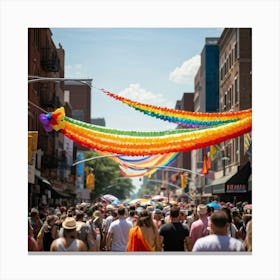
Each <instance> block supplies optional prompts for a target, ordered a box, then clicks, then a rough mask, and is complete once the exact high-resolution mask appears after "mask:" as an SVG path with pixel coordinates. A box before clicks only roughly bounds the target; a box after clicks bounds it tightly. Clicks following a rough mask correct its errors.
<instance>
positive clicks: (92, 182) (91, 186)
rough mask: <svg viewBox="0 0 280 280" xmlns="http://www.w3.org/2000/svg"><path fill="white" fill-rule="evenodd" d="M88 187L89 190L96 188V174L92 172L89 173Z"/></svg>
mask: <svg viewBox="0 0 280 280" xmlns="http://www.w3.org/2000/svg"><path fill="white" fill-rule="evenodd" d="M86 187H87V189H89V190H94V188H95V176H94V174H93V173H90V174H88V175H87V179H86Z"/></svg>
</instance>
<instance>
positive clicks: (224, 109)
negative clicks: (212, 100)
mask: <svg viewBox="0 0 280 280" xmlns="http://www.w3.org/2000/svg"><path fill="white" fill-rule="evenodd" d="M226 108H227V92H225V96H224V106H223V111H226Z"/></svg>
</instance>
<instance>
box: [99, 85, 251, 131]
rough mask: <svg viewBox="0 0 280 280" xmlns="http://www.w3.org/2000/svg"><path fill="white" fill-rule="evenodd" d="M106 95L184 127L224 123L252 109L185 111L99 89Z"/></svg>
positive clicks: (201, 126) (246, 114)
mask: <svg viewBox="0 0 280 280" xmlns="http://www.w3.org/2000/svg"><path fill="white" fill-rule="evenodd" d="M99 90H100V91H102V92H103V93H105V94H106V95H108V96H110V97H113V98H114V99H116V100H118V101H121V102H122V103H124V104H126V105H128V106H130V107H132V108H134V109H135V110H138V111H140V112H142V113H144V114H146V115H149V116H152V117H156V118H158V119H162V120H164V121H169V122H172V123H176V124H178V125H180V126H181V127H186V128H207V127H212V126H217V125H224V124H228V123H232V122H237V121H239V120H241V119H243V118H247V117H249V116H251V114H252V109H248V110H243V111H239V112H220V113H204V112H187V111H181V110H175V109H170V108H164V107H158V106H153V105H148V104H144V103H140V102H136V101H133V100H130V99H127V98H124V97H122V96H119V95H116V94H114V93H111V92H109V91H107V90H105V89H99Z"/></svg>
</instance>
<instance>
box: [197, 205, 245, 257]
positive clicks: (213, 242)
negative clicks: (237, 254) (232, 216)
mask: <svg viewBox="0 0 280 280" xmlns="http://www.w3.org/2000/svg"><path fill="white" fill-rule="evenodd" d="M210 221H211V223H210V235H207V236H205V237H202V238H199V239H197V240H196V242H195V244H194V247H193V249H192V251H193V252H207V251H212V252H213V251H244V246H243V244H242V242H241V241H239V240H238V239H235V238H233V237H229V236H228V234H227V229H228V217H227V215H226V213H225V212H223V211H221V210H220V211H218V212H214V213H213V214H212V215H211V218H210Z"/></svg>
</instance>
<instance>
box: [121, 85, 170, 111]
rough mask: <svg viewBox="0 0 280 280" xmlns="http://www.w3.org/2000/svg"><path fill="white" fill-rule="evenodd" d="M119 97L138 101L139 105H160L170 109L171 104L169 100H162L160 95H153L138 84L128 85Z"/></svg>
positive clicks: (162, 97)
mask: <svg viewBox="0 0 280 280" xmlns="http://www.w3.org/2000/svg"><path fill="white" fill-rule="evenodd" d="M119 95H121V96H123V97H126V98H128V99H132V100H134V101H138V102H141V103H149V104H161V106H166V107H171V106H172V104H171V102H170V101H169V100H167V99H166V98H164V96H163V95H162V94H160V93H153V92H151V91H148V90H146V89H144V88H141V86H140V84H137V83H136V84H130V85H129V86H128V87H127V88H125V89H124V90H122V91H120V92H119Z"/></svg>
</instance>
